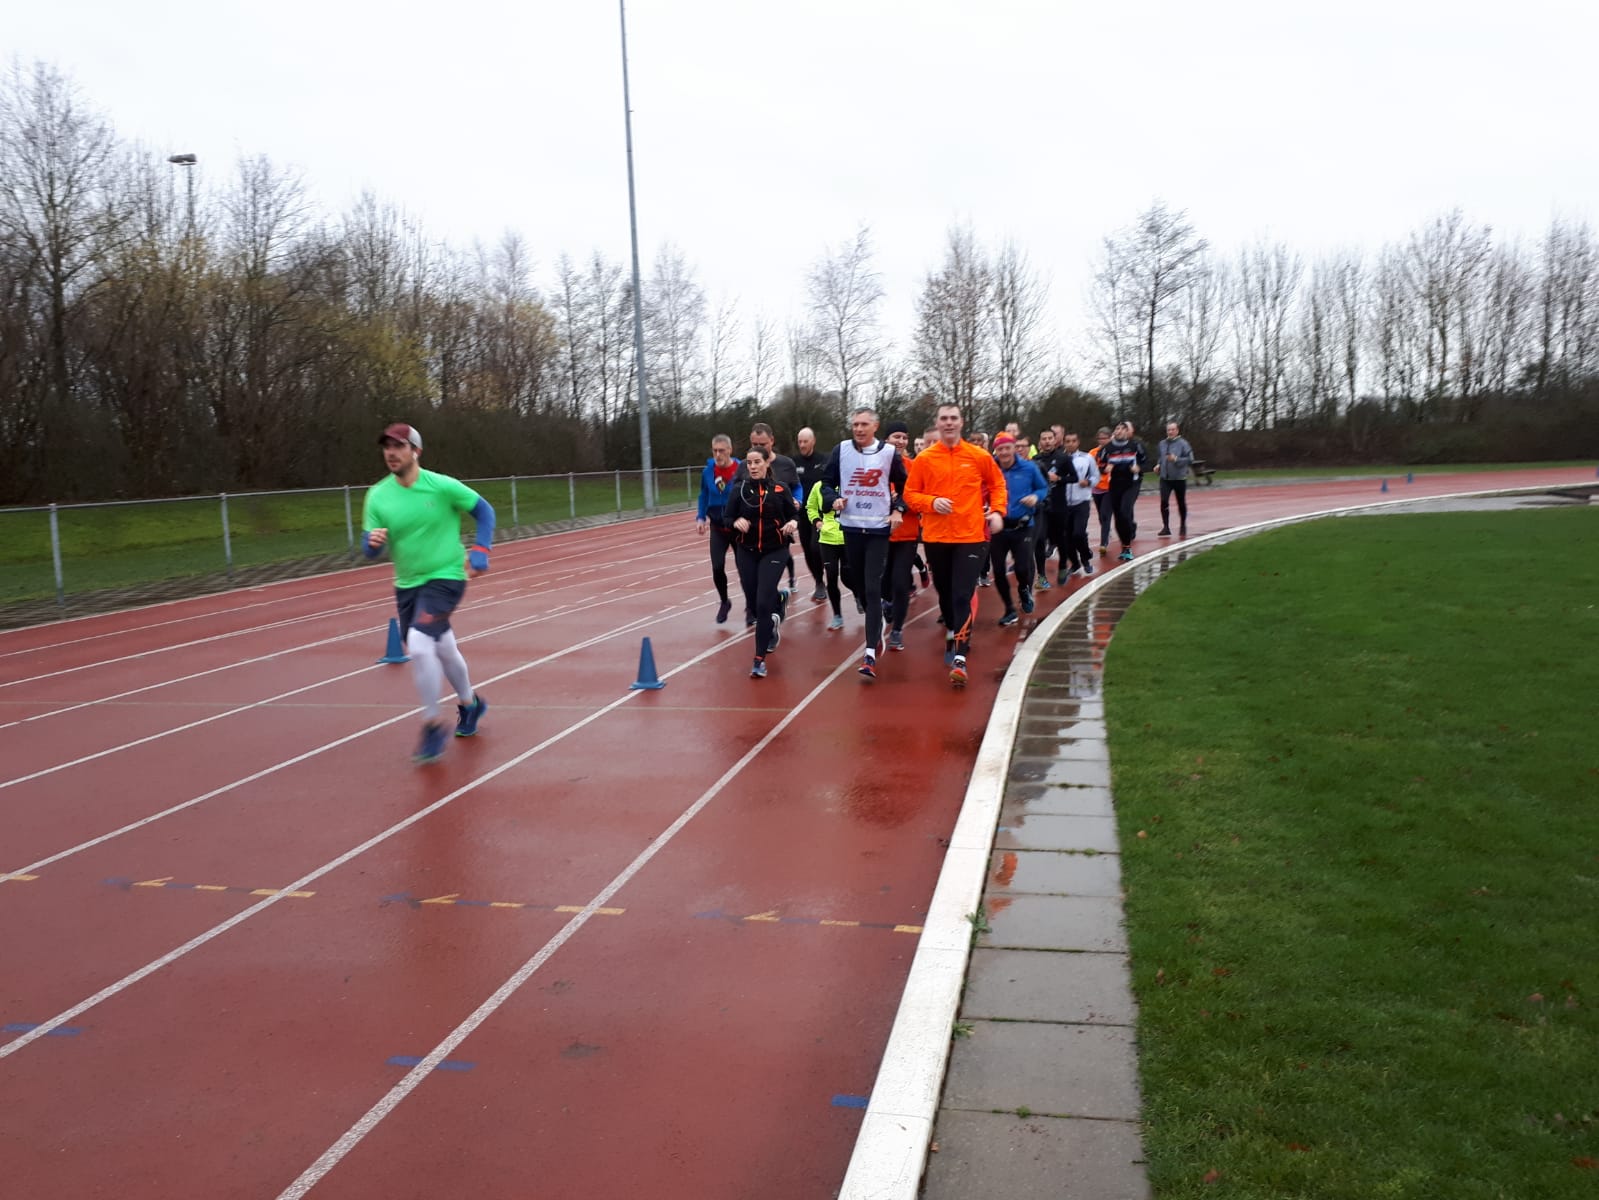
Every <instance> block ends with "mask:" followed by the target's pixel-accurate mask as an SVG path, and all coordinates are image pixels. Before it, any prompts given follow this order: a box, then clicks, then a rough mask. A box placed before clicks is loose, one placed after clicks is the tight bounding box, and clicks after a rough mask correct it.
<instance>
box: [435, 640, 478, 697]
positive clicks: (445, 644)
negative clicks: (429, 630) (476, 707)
mask: <svg viewBox="0 0 1599 1200" xmlns="http://www.w3.org/2000/svg"><path fill="white" fill-rule="evenodd" d="M438 646H439V664H440V665H441V666H442V667H443V668H444V678H446V679H448V680H449V681H450V686H451V687H452V688H454V689H455V698H456V699H457V700H459V701H460V702H461V703H462V704H471V703H472V679H471V676H469V675H468V674H467V671H466V658H465V657H464V656H463V655H462V654H461V648H460V647H459V646H457V645H456V644H455V630H453V629H446V630H445V631H444V633H443V634H442V635H440V637H439V642H438Z"/></svg>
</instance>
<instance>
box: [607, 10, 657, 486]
mask: <svg viewBox="0 0 1599 1200" xmlns="http://www.w3.org/2000/svg"><path fill="white" fill-rule="evenodd" d="M616 7H617V11H618V12H619V13H620V15H621V18H622V119H623V123H624V125H625V127H626V129H627V221H628V225H629V226H630V227H631V228H632V231H633V373H634V374H635V375H637V376H638V438H639V456H640V458H641V460H642V462H641V465H642V466H643V468H644V511H645V512H654V511H655V471H654V468H653V466H652V464H651V462H650V398H649V388H648V386H647V385H646V384H645V381H644V293H643V290H642V288H641V287H640V285H639V270H638V202H637V198H636V196H635V193H634V188H633V101H632V97H631V95H630V94H629V91H628V86H627V0H616Z"/></svg>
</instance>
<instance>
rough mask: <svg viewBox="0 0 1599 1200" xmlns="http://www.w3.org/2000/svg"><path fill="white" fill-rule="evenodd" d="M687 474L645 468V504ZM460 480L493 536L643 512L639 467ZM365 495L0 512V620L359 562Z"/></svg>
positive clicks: (691, 472)
mask: <svg viewBox="0 0 1599 1200" xmlns="http://www.w3.org/2000/svg"><path fill="white" fill-rule="evenodd" d="M699 473H700V468H699V467H668V468H661V469H657V470H656V471H655V472H653V474H654V480H655V508H656V511H657V512H671V511H681V510H682V509H684V508H687V507H691V506H692V505H693V504H694V502H695V500H696V498H697V496H698V493H699ZM464 482H466V483H467V484H469V485H470V486H472V487H473V488H475V489H476V490H477V491H478V492H479V493H480V494H481V495H482V496H483V497H484V498H485V499H486V500H488V502H489V503H490V504H492V505H493V506H494V510H495V514H496V516H497V518H498V529H497V530H496V533H495V539H496V540H497V541H504V540H509V539H512V538H519V537H527V536H530V535H532V534H535V533H548V532H554V531H558V530H561V529H574V528H579V527H582V526H585V525H596V524H603V523H606V522H609V521H617V520H622V519H626V518H630V517H639V516H643V515H644V475H643V472H641V471H602V472H585V473H580V474H576V473H575V474H567V475H533V476H516V475H512V476H509V477H503V478H498V479H469V480H465V481H464ZM365 499H366V488H365V487H364V486H361V487H342V488H316V489H309V490H304V491H292V492H242V493H235V494H226V493H224V494H221V495H216V496H191V497H186V498H183V499H176V500H132V501H120V502H115V503H102V504H51V505H48V506H44V507H37V508H5V509H0V628H7V627H15V626H18V625H27V624H32V623H34V622H38V621H48V620H52V619H55V618H57V617H62V616H79V615H82V614H84V613H91V612H104V611H107V610H109V609H114V608H123V607H127V606H129V605H134V604H148V603H152V602H155V601H160V600H172V599H179V598H182V597H184V596H190V595H198V594H200V593H203V592H211V591H220V590H222V589H224V588H228V587H236V586H240V585H244V584H253V583H261V582H265V581H269V580H273V579H287V578H292V577H295V576H300V575H314V574H317V573H319V572H323V571H332V570H338V569H340V568H342V567H347V566H355V565H360V564H361V563H364V562H365V561H366V560H365V559H364V558H363V557H362V556H361V555H360V553H359V551H358V549H357V541H358V539H359V538H360V535H361V508H362V504H363V502H364V501H365ZM471 532H472V528H471V522H470V518H467V519H465V520H464V521H463V533H464V535H467V536H468V540H469V535H470V534H471Z"/></svg>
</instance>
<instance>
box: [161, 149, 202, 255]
mask: <svg viewBox="0 0 1599 1200" xmlns="http://www.w3.org/2000/svg"><path fill="white" fill-rule="evenodd" d="M167 161H168V162H169V163H171V164H172V165H173V166H175V167H182V168H183V181H184V188H185V190H186V191H187V192H188V199H189V236H190V237H191V238H192V237H193V236H194V171H193V169H192V168H193V167H194V165H195V164H196V163H197V162H199V161H200V160H199V159H198V158H196V157H195V156H194V155H192V154H173V155H169V156H168V157H167Z"/></svg>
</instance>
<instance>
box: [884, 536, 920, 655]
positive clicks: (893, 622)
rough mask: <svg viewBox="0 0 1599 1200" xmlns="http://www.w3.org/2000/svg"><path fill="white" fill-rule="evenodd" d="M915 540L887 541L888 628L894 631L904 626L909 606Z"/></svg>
mask: <svg viewBox="0 0 1599 1200" xmlns="http://www.w3.org/2000/svg"><path fill="white" fill-rule="evenodd" d="M918 544H919V543H917V542H893V541H891V542H889V543H888V584H889V587H888V597H889V600H890V601H892V602H893V605H894V608H893V615H892V616H891V618H890V620H889V628H891V629H893V630H894V631H895V632H896V633H897V632H899V631H900V630H903V629H904V628H905V614H906V613H907V612H909V611H910V607H911V568H912V567H914V566H915V565H916V547H917V545H918Z"/></svg>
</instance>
